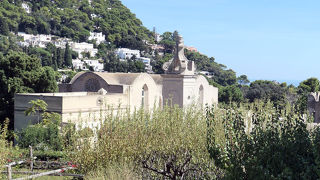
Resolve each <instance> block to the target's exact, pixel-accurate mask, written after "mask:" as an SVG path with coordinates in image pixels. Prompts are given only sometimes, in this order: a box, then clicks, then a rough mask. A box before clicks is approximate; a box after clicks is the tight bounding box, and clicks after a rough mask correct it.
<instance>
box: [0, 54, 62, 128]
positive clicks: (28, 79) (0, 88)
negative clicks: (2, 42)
mask: <svg viewBox="0 0 320 180" xmlns="http://www.w3.org/2000/svg"><path fill="white" fill-rule="evenodd" d="M50 72H53V70H52V69H51V68H50V67H46V68H44V69H43V68H42V67H41V63H40V59H38V58H37V57H35V56H28V55H26V54H25V53H22V52H13V51H11V52H9V53H8V54H7V55H6V56H2V55H0V121H1V122H2V121H3V120H4V119H5V118H6V117H8V118H9V119H10V120H11V121H10V124H9V125H10V128H11V129H12V128H13V111H14V94H15V93H34V92H38V93H42V92H54V91H55V90H57V85H56V79H55V78H52V75H51V73H50Z"/></svg>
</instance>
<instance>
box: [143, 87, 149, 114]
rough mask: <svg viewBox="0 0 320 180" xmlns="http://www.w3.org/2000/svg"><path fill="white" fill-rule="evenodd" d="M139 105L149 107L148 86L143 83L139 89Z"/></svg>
mask: <svg viewBox="0 0 320 180" xmlns="http://www.w3.org/2000/svg"><path fill="white" fill-rule="evenodd" d="M141 106H142V107H144V108H145V109H148V108H149V89H148V86H147V85H146V84H145V85H143V87H142V91H141Z"/></svg>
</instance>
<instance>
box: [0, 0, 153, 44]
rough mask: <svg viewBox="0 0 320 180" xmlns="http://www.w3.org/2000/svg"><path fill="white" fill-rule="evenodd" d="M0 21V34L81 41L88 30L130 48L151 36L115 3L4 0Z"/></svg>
mask: <svg viewBox="0 0 320 180" xmlns="http://www.w3.org/2000/svg"><path fill="white" fill-rule="evenodd" d="M23 2H25V3H27V4H28V5H29V6H30V8H31V13H30V14H28V13H27V12H26V11H25V10H24V9H23V8H22V7H21V5H22V3H23ZM0 18H1V20H3V21H1V23H2V24H3V25H2V26H1V29H0V32H1V34H7V32H8V29H9V30H10V31H13V32H18V31H21V32H26V33H29V34H53V35H57V36H60V37H67V38H72V39H73V40H75V41H80V42H83V41H87V39H88V36H89V32H90V31H98V32H102V33H103V34H105V35H106V40H107V41H108V42H111V43H113V44H115V45H117V46H122V47H130V43H132V42H133V41H137V42H138V44H139V43H140V42H142V40H150V41H153V35H152V33H151V32H150V31H149V30H148V29H146V28H145V27H144V26H142V22H141V21H140V20H139V19H137V18H136V17H135V15H134V14H132V13H131V12H130V10H129V9H127V8H126V7H125V6H123V5H122V3H121V2H120V1H119V0H107V1H105V0H96V1H92V3H91V5H90V4H89V2H88V1H87V0H84V1H79V0H56V1H50V0H42V1H33V0H25V1H21V0H15V1H13V0H4V1H1V2H0ZM140 45H141V43H140ZM143 48H144V47H142V45H141V49H143Z"/></svg>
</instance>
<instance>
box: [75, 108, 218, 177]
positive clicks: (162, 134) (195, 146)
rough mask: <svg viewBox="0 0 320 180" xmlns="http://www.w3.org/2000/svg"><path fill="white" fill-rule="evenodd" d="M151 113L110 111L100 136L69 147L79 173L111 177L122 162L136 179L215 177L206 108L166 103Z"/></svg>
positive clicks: (99, 133) (103, 123)
mask: <svg viewBox="0 0 320 180" xmlns="http://www.w3.org/2000/svg"><path fill="white" fill-rule="evenodd" d="M150 113H152V116H151V114H149V113H147V112H145V110H143V109H141V110H139V111H136V112H134V113H133V114H130V113H129V112H120V113H117V114H116V115H113V114H112V112H110V114H109V112H108V113H107V114H106V118H105V119H103V120H104V122H102V126H101V128H100V129H97V130H96V132H97V136H98V137H97V139H96V140H95V141H93V139H92V140H90V138H89V139H88V137H87V138H85V139H83V140H78V141H77V142H76V144H75V145H74V146H72V149H70V150H69V151H71V152H72V153H71V154H70V155H71V156H70V158H71V159H72V161H73V162H75V163H77V164H78V165H79V168H80V169H79V170H80V172H82V173H85V174H89V175H92V176H96V175H97V174H98V175H102V176H105V178H107V179H109V178H110V176H111V175H112V174H113V173H115V172H114V171H115V170H117V169H121V168H122V167H123V169H124V170H122V171H120V172H123V173H128V174H130V175H133V177H136V178H138V179H141V178H142V179H146V178H147V179H149V178H156V179H161V178H162V177H164V176H167V177H170V176H172V177H175V178H179V177H180V178H181V177H182V176H184V177H193V178H195V179H198V178H214V176H215V175H214V174H213V175H211V174H209V173H207V172H215V171H216V170H217V169H216V168H215V167H214V166H213V164H212V163H211V162H210V158H209V154H208V152H207V150H206V146H207V145H206V121H205V117H204V115H203V112H202V111H200V110H195V108H190V109H186V110H182V109H180V108H178V107H174V108H170V107H164V108H163V109H160V108H159V109H156V110H154V111H153V112H150ZM77 147H80V148H77ZM117 167H118V168H117ZM175 170H176V171H175ZM124 171H129V172H124ZM160 172H163V174H161V173H160ZM179 173H180V174H179ZM130 179H131V178H130Z"/></svg>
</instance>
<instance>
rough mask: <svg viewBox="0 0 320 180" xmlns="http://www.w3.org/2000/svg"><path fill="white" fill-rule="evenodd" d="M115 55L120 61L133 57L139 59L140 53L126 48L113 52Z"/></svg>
mask: <svg viewBox="0 0 320 180" xmlns="http://www.w3.org/2000/svg"><path fill="white" fill-rule="evenodd" d="M115 53H116V55H118V57H119V58H120V59H131V58H132V56H135V57H136V58H140V51H139V50H132V49H128V48H119V49H116V51H115Z"/></svg>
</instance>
